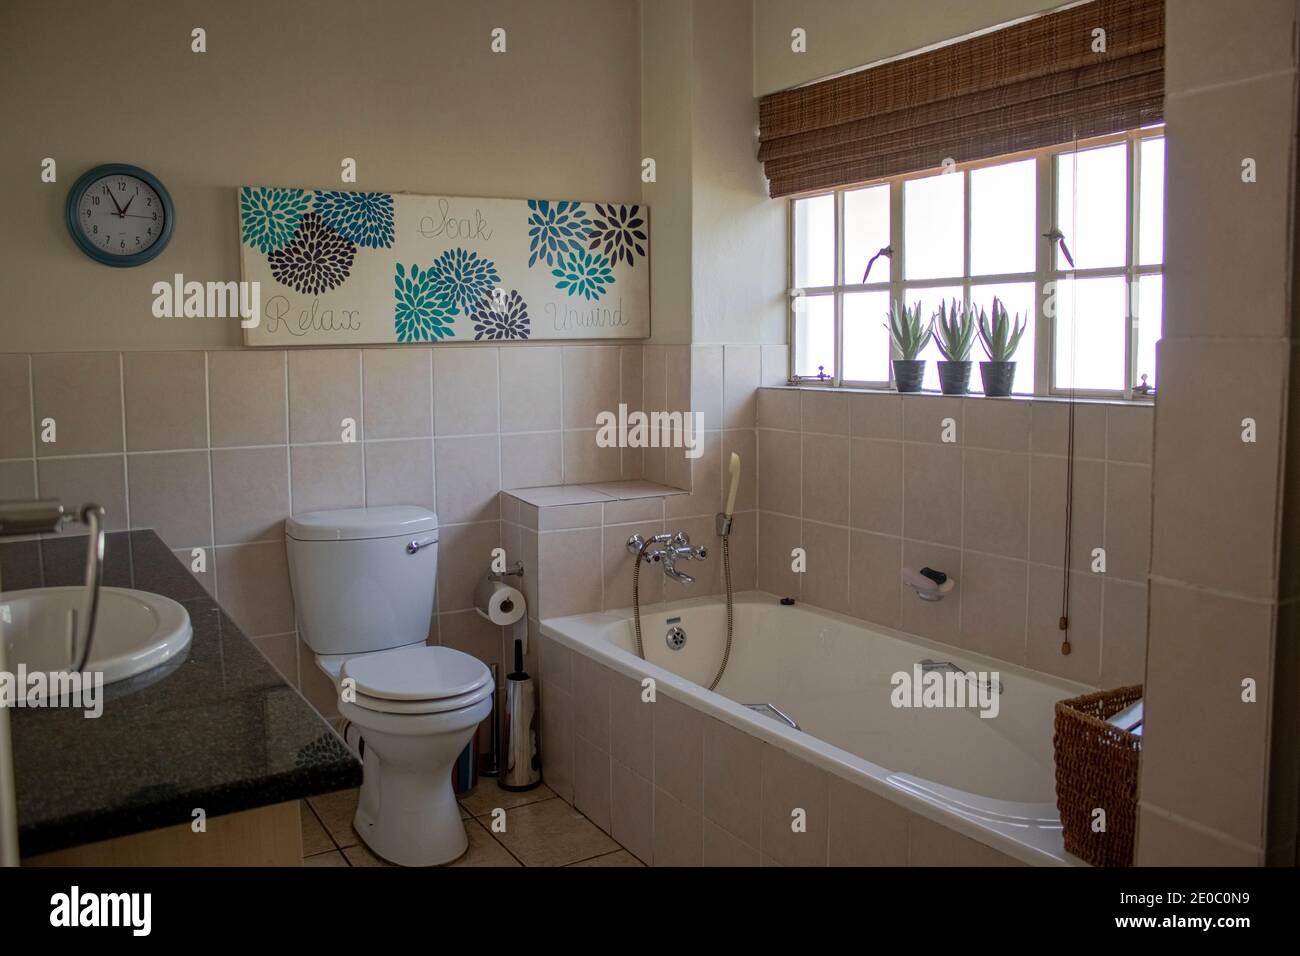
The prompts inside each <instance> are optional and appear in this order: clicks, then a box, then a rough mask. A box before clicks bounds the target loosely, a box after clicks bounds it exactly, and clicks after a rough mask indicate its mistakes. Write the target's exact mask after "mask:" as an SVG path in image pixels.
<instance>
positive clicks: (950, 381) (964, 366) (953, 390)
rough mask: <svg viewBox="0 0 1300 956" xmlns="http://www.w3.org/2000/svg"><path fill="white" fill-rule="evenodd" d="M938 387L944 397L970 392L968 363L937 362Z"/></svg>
mask: <svg viewBox="0 0 1300 956" xmlns="http://www.w3.org/2000/svg"><path fill="white" fill-rule="evenodd" d="M938 365H939V387H940V388H941V389H943V393H944V394H945V395H965V394H966V393H967V392H969V391H970V362H939V363H938Z"/></svg>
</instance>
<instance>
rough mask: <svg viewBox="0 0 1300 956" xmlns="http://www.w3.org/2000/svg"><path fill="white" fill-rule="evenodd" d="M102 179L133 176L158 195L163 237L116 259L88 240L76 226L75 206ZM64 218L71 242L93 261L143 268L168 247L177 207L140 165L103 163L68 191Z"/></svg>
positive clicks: (83, 176)
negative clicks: (160, 206)
mask: <svg viewBox="0 0 1300 956" xmlns="http://www.w3.org/2000/svg"><path fill="white" fill-rule="evenodd" d="M105 176H134V177H135V178H136V179H140V180H143V181H144V182H145V183H147V184H148V185H149V187H150V188H151V189H153V191H154V192H156V193H157V194H158V198H159V200H160V201H161V202H162V207H163V229H162V235H160V236H159V237H158V241H157V242H155V243H154V244H153V245H152V246H150V247H149V248H148V249H146V250H144V251H143V252H134V253H132V254H131V255H129V256H115V255H113V254H112V253H108V252H105V251H104V250H103V249H101V248H99V247H98V246H97V245H95V244H94V243H93V242H91V241H90V240H89V239H87V238H86V237H85V235H84V234H83V233H82V231H81V227H80V226H78V225H77V207H78V206H79V205H80V204H81V197H82V195H83V194H84V193H85V192H86V190H87V189H89V188H90V186H91V184H92V183H95V182H97V181H99V180H100V179H103V178H104V177H105ZM64 219H65V221H66V222H67V226H68V232H69V234H71V236H72V241H73V242H75V243H76V244H77V248H78V249H80V250H81V251H82V252H84V253H85V254H86V255H88V256H90V258H92V259H94V260H95V261H96V262H102V263H103V264H104V265H106V266H114V267H116V268H119V269H122V268H129V267H130V266H141V265H144V264H145V263H146V262H149V261H150V260H152V259H154V258H156V257H157V256H158V255H159V254H161V253H162V251H163V250H164V249H166V248H167V244H168V243H169V242H171V239H172V229H173V228H174V227H175V225H176V207H175V205H174V204H173V203H172V197H171V193H169V192H168V191H167V187H166V186H164V185H163V184H162V183H161V182H159V181H158V177H157V176H155V175H153V173H150V172H147V171H145V170H143V169H141V168H140V167H139V166H132V165H130V164H129V163H104V164H103V165H100V166H96V167H94V168H93V169H89V170H87V171H86V172H84V173H82V174H81V176H80V177H79V178H78V179H77V181H76V182H75V183H73V184H72V188H71V189H69V190H68V201H67V203H66V205H65V206H64Z"/></svg>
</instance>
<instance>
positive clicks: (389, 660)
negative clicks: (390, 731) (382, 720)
mask: <svg viewBox="0 0 1300 956" xmlns="http://www.w3.org/2000/svg"><path fill="white" fill-rule="evenodd" d="M339 677H340V679H341V680H346V679H351V680H352V681H353V689H354V690H355V694H356V700H355V701H354V703H355V705H356V706H357V707H360V708H362V709H363V710H368V711H372V712H377V713H385V714H440V713H447V712H450V711H454V710H462V709H464V708H466V707H472V706H473V705H475V704H477V703H478V702H479V701H481V700H484V699H485V698H487V697H490V696H491V695H492V692H493V687H492V672H491V671H490V670H488V668H487V666H486V665H485V664H484V663H483V662H482V661H480V660H478V659H477V658H474V657H471V656H470V655H468V654H465V653H462V652H461V651H457V650H454V649H453V648H450V647H429V646H427V645H424V644H418V645H412V646H408V647H399V648H395V649H393V650H388V651H381V652H379V653H376V654H364V655H361V656H358V657H352V658H348V659H347V660H345V661H343V666H342V667H341V668H340V670H339Z"/></svg>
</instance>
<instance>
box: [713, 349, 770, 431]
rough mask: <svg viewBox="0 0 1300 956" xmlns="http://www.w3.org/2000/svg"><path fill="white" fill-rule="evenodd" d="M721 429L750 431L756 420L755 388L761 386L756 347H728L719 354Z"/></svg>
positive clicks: (756, 401) (756, 394)
mask: <svg viewBox="0 0 1300 956" xmlns="http://www.w3.org/2000/svg"><path fill="white" fill-rule="evenodd" d="M722 366H723V367H722V376H723V401H722V406H723V407H722V422H723V424H722V427H723V428H753V427H754V425H755V424H756V423H757V421H758V388H759V386H760V385H761V384H762V379H763V372H762V349H761V348H760V347H759V346H757V345H728V346H727V347H726V348H725V349H724V350H723V354H722Z"/></svg>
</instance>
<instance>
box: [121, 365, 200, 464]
mask: <svg viewBox="0 0 1300 956" xmlns="http://www.w3.org/2000/svg"><path fill="white" fill-rule="evenodd" d="M122 371H123V379H122V382H123V396H124V402H125V405H126V447H127V449H128V450H129V451H156V450H163V449H171V448H206V447H208V396H207V384H206V378H205V375H206V372H205V370H204V357H203V353H202V352H123V353H122Z"/></svg>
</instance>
